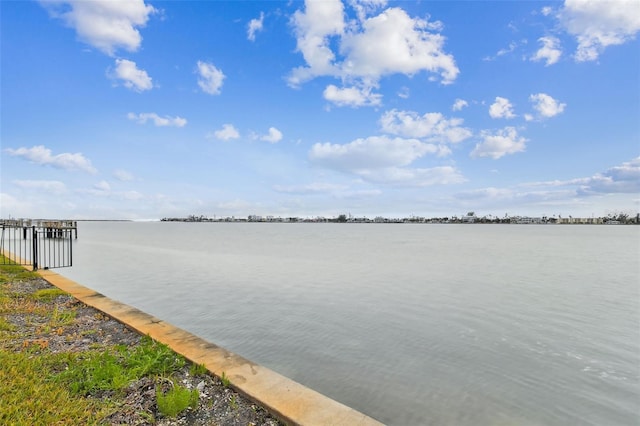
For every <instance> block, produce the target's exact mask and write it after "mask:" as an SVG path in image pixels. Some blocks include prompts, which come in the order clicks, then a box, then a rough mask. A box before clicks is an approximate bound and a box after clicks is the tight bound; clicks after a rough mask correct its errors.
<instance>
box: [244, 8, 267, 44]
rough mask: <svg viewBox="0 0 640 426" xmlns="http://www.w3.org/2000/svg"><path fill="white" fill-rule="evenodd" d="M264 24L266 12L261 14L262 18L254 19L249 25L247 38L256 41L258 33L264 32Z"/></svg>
mask: <svg viewBox="0 0 640 426" xmlns="http://www.w3.org/2000/svg"><path fill="white" fill-rule="evenodd" d="M263 22H264V12H260V18H256V19H252V20H251V21H249V24H248V25H247V38H248V39H249V40H251V41H254V40H255V39H256V32H258V31H262V24H263Z"/></svg>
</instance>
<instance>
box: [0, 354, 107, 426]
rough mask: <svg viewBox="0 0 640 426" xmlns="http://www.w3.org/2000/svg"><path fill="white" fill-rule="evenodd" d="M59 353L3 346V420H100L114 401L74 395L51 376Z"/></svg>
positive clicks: (0, 414)
mask: <svg viewBox="0 0 640 426" xmlns="http://www.w3.org/2000/svg"><path fill="white" fill-rule="evenodd" d="M59 357H60V355H54V354H48V355H47V356H33V355H32V354H31V353H30V352H29V351H26V352H19V353H15V352H8V351H5V350H1V349H0V383H2V386H0V401H2V404H0V424H7V425H9V424H10V425H50V424H97V423H99V422H100V421H101V420H102V419H104V418H105V417H106V416H107V415H108V413H109V412H110V411H111V409H112V407H111V404H109V403H106V402H98V401H93V400H89V399H86V398H83V397H80V396H78V395H74V394H73V393H72V392H70V391H69V389H68V388H65V387H61V386H58V385H57V384H56V383H54V382H52V381H51V380H48V378H47V374H43V373H45V372H47V371H49V370H50V368H51V366H52V365H54V364H56V362H57V361H58V359H57V358H59Z"/></svg>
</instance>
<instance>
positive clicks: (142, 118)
mask: <svg viewBox="0 0 640 426" xmlns="http://www.w3.org/2000/svg"><path fill="white" fill-rule="evenodd" d="M127 118H128V119H129V120H133V121H137V122H138V123H140V124H145V123H146V122H147V121H148V120H151V121H152V122H153V124H154V125H155V126H158V127H167V126H175V127H184V126H185V125H186V124H187V120H186V119H185V118H182V117H169V116H168V115H166V116H164V117H160V116H159V115H158V114H156V113H155V112H142V113H140V114H134V113H133V112H130V113H129V114H127Z"/></svg>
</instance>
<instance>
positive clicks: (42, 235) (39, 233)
mask: <svg viewBox="0 0 640 426" xmlns="http://www.w3.org/2000/svg"><path fill="white" fill-rule="evenodd" d="M0 224H1V225H2V237H1V240H0V254H2V255H3V257H2V258H0V261H1V262H2V263H3V264H7V263H15V264H19V265H28V266H32V267H33V269H34V270H37V269H49V268H64V267H69V266H72V264H73V240H74V239H75V238H78V226H77V222H74V221H63V220H23V219H19V220H4V221H0Z"/></svg>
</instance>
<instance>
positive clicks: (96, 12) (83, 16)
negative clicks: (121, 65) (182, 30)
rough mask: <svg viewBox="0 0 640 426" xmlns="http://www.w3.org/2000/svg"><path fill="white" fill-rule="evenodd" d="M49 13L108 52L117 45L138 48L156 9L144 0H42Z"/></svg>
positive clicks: (131, 49) (130, 48) (132, 49)
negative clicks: (144, 29)
mask: <svg viewBox="0 0 640 426" xmlns="http://www.w3.org/2000/svg"><path fill="white" fill-rule="evenodd" d="M40 4H42V5H43V6H44V7H45V8H47V9H48V10H49V12H50V13H51V15H52V16H54V17H56V18H60V19H62V20H63V21H64V22H65V24H66V25H67V26H69V27H71V28H73V29H75V30H76V33H77V34H78V38H79V39H80V40H82V41H83V42H85V43H87V44H89V45H91V46H94V47H95V48H97V49H99V50H101V51H102V52H104V53H106V54H107V55H109V56H113V55H114V53H115V51H116V49H118V48H123V49H125V50H128V51H130V52H134V51H136V50H138V48H139V47H140V43H141V41H142V36H141V35H140V32H139V31H138V28H141V27H144V26H145V25H146V23H147V21H148V20H149V16H150V15H151V14H153V13H155V12H157V10H156V9H154V8H153V6H151V5H147V4H145V3H144V0H128V1H112V0H91V1H84V0H68V1H61V0H41V2H40Z"/></svg>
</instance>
